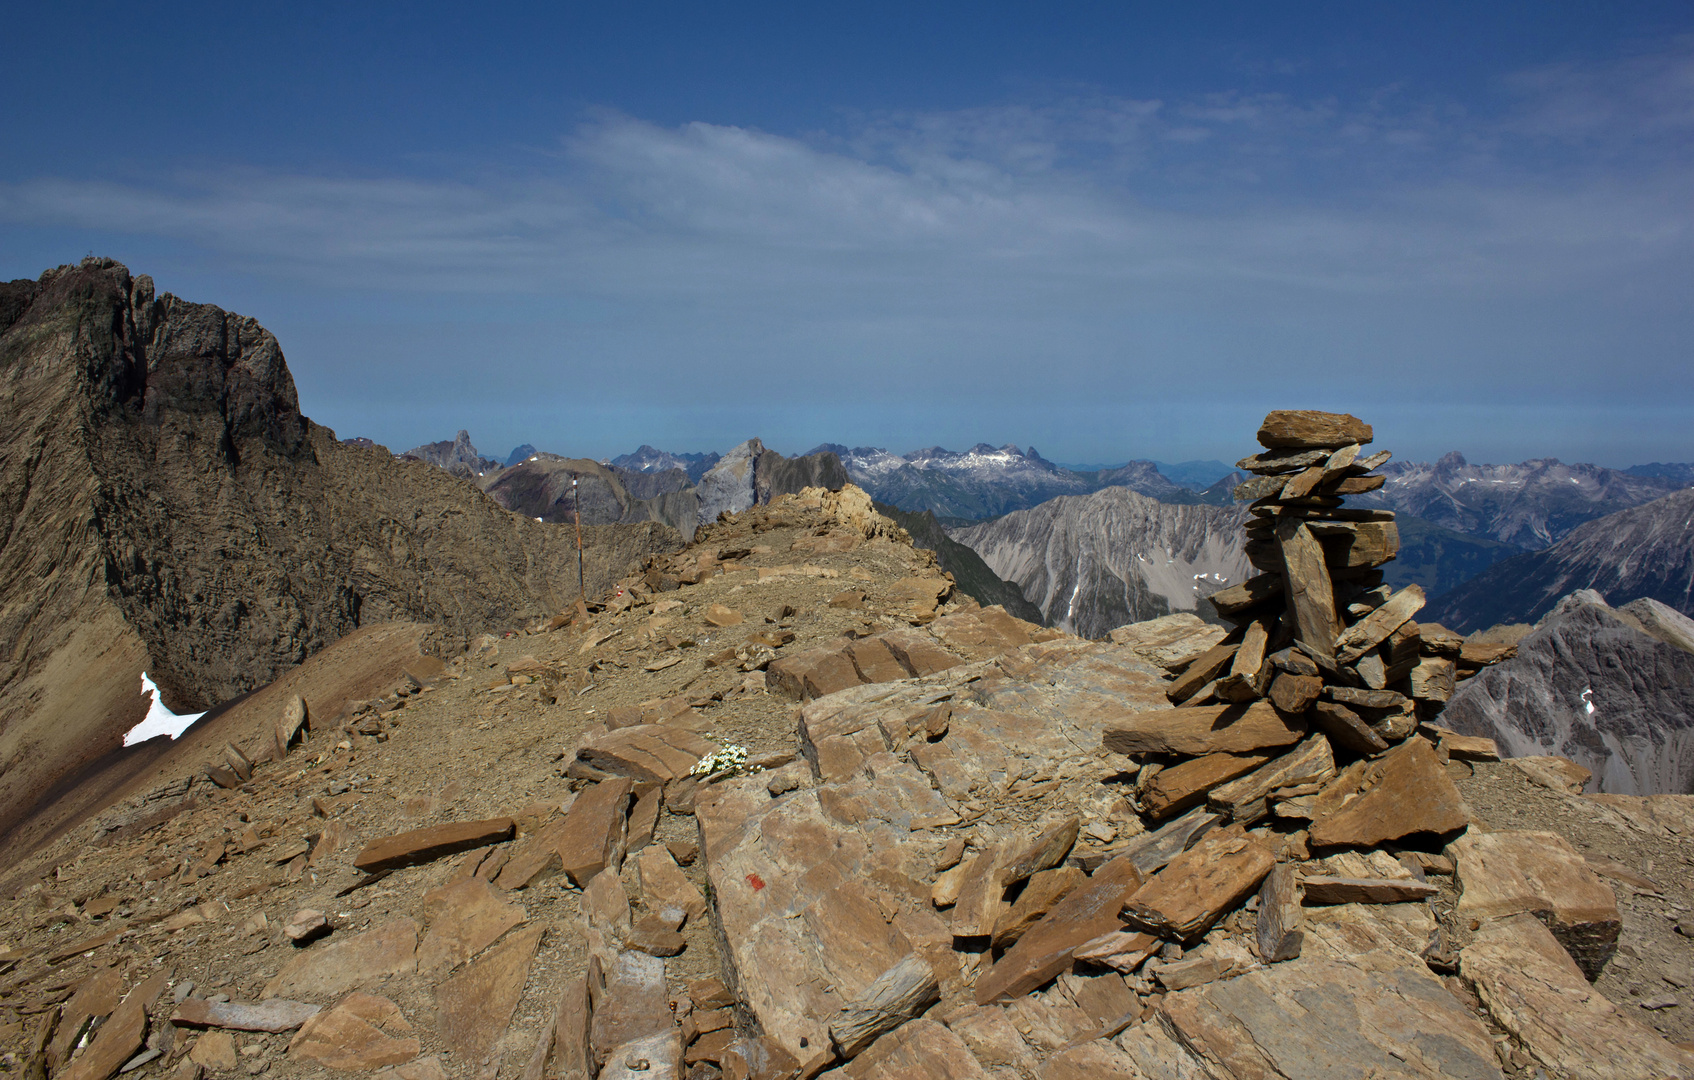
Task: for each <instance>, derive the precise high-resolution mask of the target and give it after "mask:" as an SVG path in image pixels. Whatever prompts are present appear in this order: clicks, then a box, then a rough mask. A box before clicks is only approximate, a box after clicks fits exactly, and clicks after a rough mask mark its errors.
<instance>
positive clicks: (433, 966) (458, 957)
mask: <svg viewBox="0 0 1694 1080" xmlns="http://www.w3.org/2000/svg"><path fill="white" fill-rule="evenodd" d="M419 910H420V913H421V914H422V915H423V917H424V919H425V920H426V921H427V922H428V924H429V930H428V932H426V933H425V934H424V937H423V940H422V941H421V942H419V943H418V954H417V955H418V971H419V973H420V974H423V975H433V974H434V973H436V972H437V971H440V970H442V969H451V968H455V967H458V966H459V965H460V964H462V963H464V962H465V961H466V960H469V959H470V958H471V957H473V956H475V955H476V954H477V953H479V952H481V951H482V950H483V949H486V948H487V947H488V946H490V945H492V944H493V943H494V941H495V939H497V938H498V937H499V936H500V935H501V934H504V933H505V932H506V931H508V930H510V929H511V928H512V927H514V926H516V925H518V924H519V923H521V922H523V921H524V909H523V908H521V907H519V906H518V905H517V904H509V903H507V902H506V900H505V899H504V898H503V897H502V896H501V895H500V893H499V891H498V890H496V889H495V888H494V887H493V886H492V885H490V884H488V882H487V881H485V880H483V879H482V878H481V877H472V878H465V879H464V880H462V881H456V882H453V883H452V884H451V885H444V886H442V887H441V888H439V889H432V890H430V891H429V892H426V893H424V894H423V899H422V901H421V903H420V905H419Z"/></svg>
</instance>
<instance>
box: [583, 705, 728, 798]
mask: <svg viewBox="0 0 1694 1080" xmlns="http://www.w3.org/2000/svg"><path fill="white" fill-rule="evenodd" d="M719 749H720V747H719V746H718V744H716V743H714V742H711V741H709V740H707V739H704V738H701V737H700V736H699V735H696V734H695V733H694V732H692V731H689V730H688V729H687V728H684V727H678V726H676V725H674V724H637V725H635V726H634V727H626V728H619V729H617V730H616V731H609V732H607V733H606V734H604V735H600V736H597V737H596V738H594V739H592V740H590V741H589V742H587V743H585V744H584V745H582V746H581V747H579V748H578V749H577V752H576V758H577V760H578V761H581V762H585V763H586V764H588V765H589V766H591V767H593V768H595V769H599V770H600V771H601V772H606V773H611V774H612V775H614V776H627V777H629V778H631V779H632V780H639V781H646V782H649V783H660V784H662V783H665V782H667V781H670V780H675V779H677V778H678V777H682V776H687V775H688V773H689V771H690V770H691V769H693V768H694V766H696V765H698V764H699V763H700V759H701V758H703V757H707V756H709V755H711V754H715V753H717V752H718V750H719ZM573 809H574V807H573Z"/></svg>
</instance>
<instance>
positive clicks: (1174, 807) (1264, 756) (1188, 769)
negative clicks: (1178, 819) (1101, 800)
mask: <svg viewBox="0 0 1694 1080" xmlns="http://www.w3.org/2000/svg"><path fill="white" fill-rule="evenodd" d="M1273 689H1274V687H1273ZM1273 756H1274V755H1272V754H1268V753H1257V754H1207V755H1206V756H1205V757H1199V758H1194V759H1193V760H1191V761H1185V762H1183V763H1182V764H1180V765H1172V766H1171V767H1169V768H1166V769H1160V770H1159V771H1158V772H1157V773H1155V774H1154V775H1153V777H1152V779H1150V780H1148V781H1147V786H1146V788H1145V790H1143V791H1142V793H1141V805H1142V807H1143V808H1144V809H1145V810H1146V811H1147V816H1148V817H1151V818H1153V819H1154V820H1155V821H1160V820H1163V819H1165V818H1169V817H1175V816H1176V815H1177V814H1181V813H1183V812H1185V811H1187V810H1190V809H1192V808H1193V807H1195V806H1198V805H1200V804H1201V803H1203V802H1205V800H1206V793H1207V792H1209V791H1211V790H1212V789H1213V788H1215V787H1217V786H1218V785H1219V784H1224V783H1227V782H1228V781H1230V780H1233V779H1235V778H1236V777H1238V776H1241V775H1243V774H1245V773H1249V772H1252V771H1253V770H1254V769H1257V768H1258V767H1259V766H1261V765H1263V764H1264V763H1265V762H1267V761H1270V760H1271V758H1272V757H1273Z"/></svg>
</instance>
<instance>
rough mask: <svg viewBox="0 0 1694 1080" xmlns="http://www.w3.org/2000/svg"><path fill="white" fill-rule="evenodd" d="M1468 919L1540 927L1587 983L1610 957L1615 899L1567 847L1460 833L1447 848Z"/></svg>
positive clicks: (1528, 836)
mask: <svg viewBox="0 0 1694 1080" xmlns="http://www.w3.org/2000/svg"><path fill="white" fill-rule="evenodd" d="M1447 850H1448V853H1449V854H1450V855H1451V856H1452V857H1453V861H1454V864H1455V867H1456V869H1455V873H1456V875H1457V879H1458V883H1459V886H1460V888H1461V890H1462V892H1461V895H1460V897H1459V907H1458V913H1459V915H1460V916H1461V917H1464V918H1471V919H1499V918H1505V917H1508V916H1512V915H1517V914H1529V915H1533V916H1535V917H1536V918H1537V919H1540V920H1541V922H1542V923H1543V924H1545V925H1546V927H1547V929H1548V930H1550V931H1552V933H1553V937H1554V938H1556V939H1557V940H1558V942H1559V944H1561V945H1563V946H1564V947H1565V951H1566V952H1569V953H1570V954H1571V958H1572V959H1573V960H1575V961H1576V963H1577V966H1578V967H1580V968H1582V970H1583V973H1584V974H1586V975H1587V976H1588V978H1589V979H1590V980H1592V979H1597V978H1599V977H1600V971H1601V969H1602V968H1603V967H1605V965H1606V961H1607V960H1609V959H1611V956H1612V953H1613V952H1614V951H1615V950H1616V949H1617V942H1618V935H1619V933H1621V931H1622V928H1623V923H1622V918H1621V916H1620V915H1619V913H1618V904H1617V896H1616V895H1615V894H1614V893H1613V892H1612V888H1611V886H1609V885H1607V884H1606V883H1605V882H1604V881H1602V880H1600V876H1599V875H1598V874H1596V873H1595V872H1594V871H1593V869H1591V868H1590V867H1589V865H1588V863H1587V862H1586V860H1584V859H1583V857H1582V855H1581V854H1580V853H1578V852H1577V850H1576V849H1575V848H1573V847H1572V846H1571V845H1570V842H1569V841H1568V840H1566V839H1565V838H1564V837H1562V836H1559V835H1558V834H1557V833H1550V832H1494V833H1475V832H1467V833H1466V834H1465V835H1464V836H1461V837H1459V839H1457V840H1455V841H1453V843H1452V844H1450V845H1448V849H1447Z"/></svg>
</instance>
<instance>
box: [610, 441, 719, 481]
mask: <svg viewBox="0 0 1694 1080" xmlns="http://www.w3.org/2000/svg"><path fill="white" fill-rule="evenodd" d="M721 457H722V455H720V454H717V453H715V452H714V453H709V454H673V453H671V452H670V451H668V450H655V449H653V448H652V447H651V446H648V445H647V444H646V443H642V444H641V446H640V447H639V448H638V449H637V450H636V451H635V453H633V454H619V455H618V456H617V457H615V458H613V459H612V460H610V461H607V462H604V464H606V465H610V466H612V467H613V468H615V469H622V470H624V471H625V472H643V473H650V472H665V471H667V470H670V469H681V470H682V471H683V472H684V473H687V474H688V479H689V480H690V481H692V482H693V483H696V484H698V483H699V482H700V478H701V477H702V476H705V475H706V473H707V471H708V470H710V469H711V467H712V466H713V465H716V464H717V463H718V460H719V459H720V458H721Z"/></svg>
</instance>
